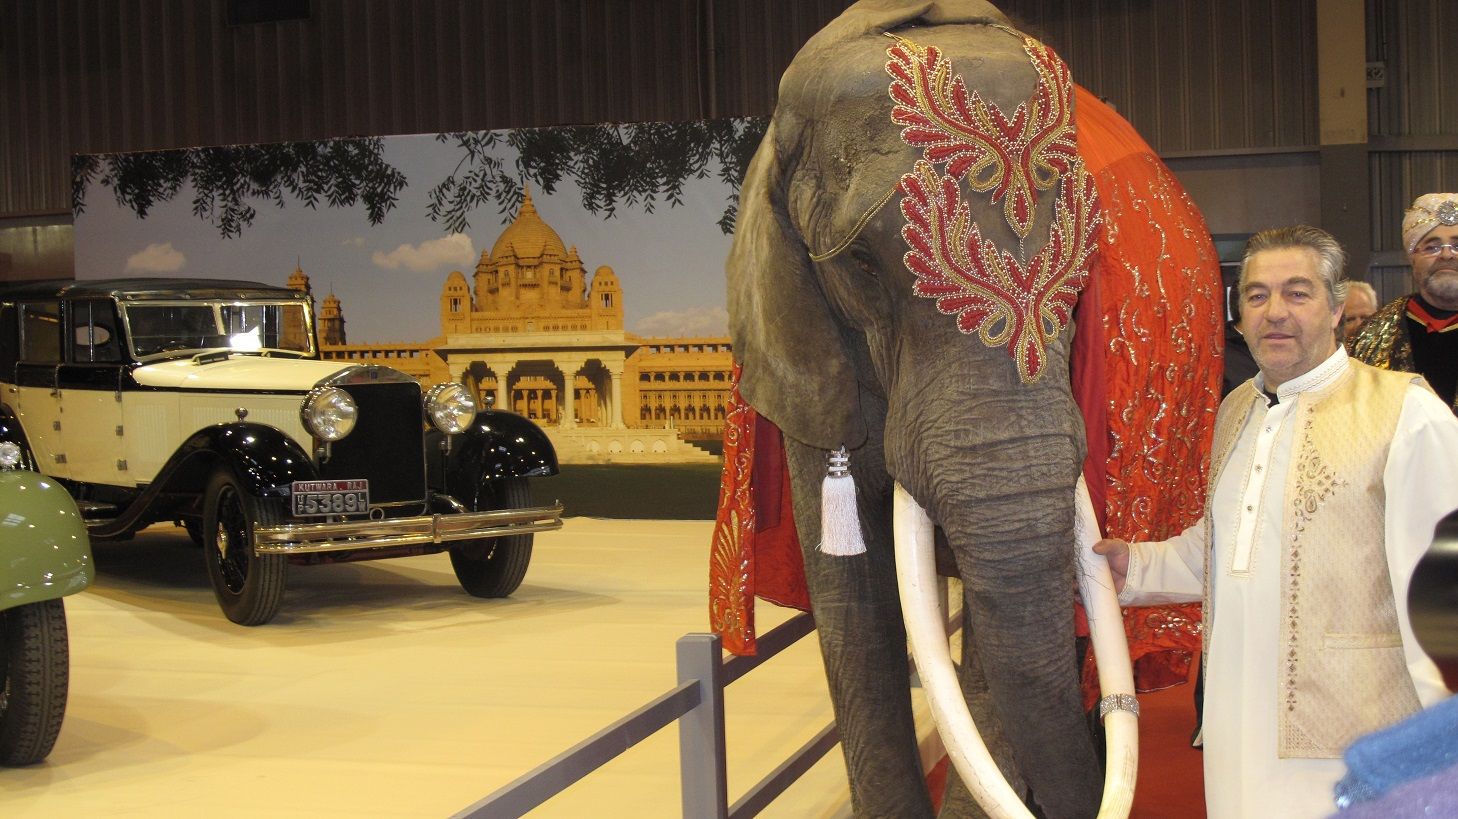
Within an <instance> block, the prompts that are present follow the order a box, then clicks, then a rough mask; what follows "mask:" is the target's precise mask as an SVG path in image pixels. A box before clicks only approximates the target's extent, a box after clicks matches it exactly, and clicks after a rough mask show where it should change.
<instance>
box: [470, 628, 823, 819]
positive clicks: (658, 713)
mask: <svg viewBox="0 0 1458 819" xmlns="http://www.w3.org/2000/svg"><path fill="white" fill-rule="evenodd" d="M814 630H815V620H814V619H813V618H812V617H811V616H810V615H809V614H799V615H796V616H795V617H793V618H791V619H790V620H788V621H786V622H784V623H782V624H781V625H780V626H778V627H777V628H775V629H773V630H771V631H770V632H769V633H767V634H764V635H762V636H760V637H759V639H758V641H757V642H758V651H759V653H758V654H756V655H755V656H753V657H731V658H730V659H728V660H724V659H722V652H721V650H720V645H719V637H718V635H715V634H687V635H685V636H683V637H681V638H679V640H678V643H677V656H678V686H677V687H675V688H673V689H672V690H670V691H667V692H666V693H664V694H662V695H660V696H658V697H656V698H654V699H653V700H651V701H649V702H648V703H647V704H646V705H644V706H643V707H641V708H639V709H637V710H636V711H634V712H632V713H631V714H628V715H627V716H625V717H623V718H622V719H619V720H617V721H616V722H614V723H613V724H611V725H609V726H607V727H606V728H604V729H602V730H601V731H598V732H597V733H596V734H593V735H592V736H590V737H588V738H587V739H585V740H583V741H582V742H579V743H577V744H576V745H574V746H572V747H571V748H569V749H567V750H566V751H563V752H562V753H560V754H558V755H557V756H556V757H554V758H552V759H550V760H548V761H547V762H544V763H542V764H541V765H539V766H537V767H536V768H534V769H533V770H531V771H528V772H527V773H525V774H522V775H521V776H519V777H517V778H516V779H515V780H512V781H511V782H509V783H507V784H506V785H505V786H503V787H502V788H500V789H499V790H497V791H496V792H495V793H492V794H491V795H490V796H487V797H486V798H485V799H482V800H481V801H479V802H477V803H475V804H473V805H471V806H470V807H467V808H466V809H464V810H462V811H460V812H459V813H457V814H455V819H467V817H469V819H512V818H513V817H518V816H523V815H525V814H526V812H527V811H529V810H531V809H533V808H535V807H537V806H539V805H541V804H542V803H543V802H546V801H547V800H548V799H551V798H552V797H553V796H556V795H557V794H559V793H561V792H562V791H564V790H566V789H567V788H568V787H570V786H572V785H573V784H574V783H576V782H578V781H579V780H581V779H582V778H584V777H586V776H587V775H588V774H590V773H592V772H593V771H595V770H597V769H598V768H601V767H602V766H603V765H606V764H607V763H608V762H610V761H611V760H613V759H614V758H616V757H617V756H618V755H620V754H622V753H623V752H624V751H626V750H628V749H629V748H631V747H633V746H634V745H636V744H638V743H639V742H642V741H643V740H644V739H647V738H648V737H650V736H652V735H653V734H655V733H657V732H658V731H660V730H662V729H663V728H665V727H667V726H668V725H671V724H672V723H673V722H675V721H677V722H678V723H679V731H678V736H679V741H678V742H679V745H678V754H679V770H680V773H681V781H682V788H681V790H682V794H683V797H682V799H683V815H684V816H692V817H711V816H712V817H720V819H747V817H751V816H755V815H757V814H758V813H759V812H760V811H762V810H764V808H765V807H766V806H767V805H769V803H770V802H771V801H773V800H774V798H775V797H777V796H779V795H780V794H781V793H783V792H784V791H785V789H786V788H788V787H789V786H790V785H791V784H792V783H794V781H795V780H797V779H799V778H800V777H801V776H802V775H804V773H805V772H806V771H808V770H809V769H810V767H811V766H813V765H814V764H815V763H816V762H818V761H819V760H820V758H821V757H823V756H825V754H826V753H828V752H829V751H830V749H831V748H834V747H835V745H836V743H838V742H839V741H840V735H839V733H837V732H836V729H835V723H834V722H832V723H831V724H830V725H827V726H826V727H825V728H823V729H821V731H820V732H819V733H817V734H816V735H815V737H814V738H812V739H811V740H810V741H809V742H807V743H805V745H803V746H801V747H800V749H799V750H797V751H796V752H795V753H794V754H792V755H791V756H790V758H789V759H787V760H785V761H784V762H782V763H781V764H780V765H779V766H778V767H777V768H775V769H774V770H773V771H771V772H770V774H769V775H768V776H766V777H765V778H764V779H762V780H760V781H759V783H758V784H756V785H755V786H754V787H752V788H750V789H749V791H748V792H747V793H746V794H744V796H742V797H740V798H739V799H738V800H737V801H736V802H734V804H733V805H730V804H729V784H728V774H727V757H726V752H725V742H724V688H725V686H728V685H729V684H730V683H733V682H734V681H736V680H738V679H740V678H741V677H743V676H744V675H745V674H748V673H749V672H750V671H752V670H754V669H755V668H756V667H758V666H759V665H760V664H761V663H764V662H765V661H767V660H770V659H772V658H773V657H774V656H775V655H777V654H779V653H780V652H782V651H784V650H785V649H786V648H789V647H790V646H791V645H793V644H794V643H795V642H796V641H797V640H799V639H800V638H801V637H804V636H805V635H806V634H809V633H810V632H811V631H814Z"/></svg>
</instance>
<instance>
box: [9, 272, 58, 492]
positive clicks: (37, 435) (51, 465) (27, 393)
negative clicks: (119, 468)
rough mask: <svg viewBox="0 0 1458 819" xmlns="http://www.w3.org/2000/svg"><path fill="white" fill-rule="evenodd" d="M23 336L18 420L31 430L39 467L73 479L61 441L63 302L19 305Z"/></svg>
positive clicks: (14, 394) (16, 389) (14, 391)
mask: <svg viewBox="0 0 1458 819" xmlns="http://www.w3.org/2000/svg"><path fill="white" fill-rule="evenodd" d="M16 311H17V317H18V319H19V332H20V340H19V344H18V348H17V351H16V362H15V383H14V384H13V385H12V386H10V387H8V388H7V389H8V390H9V393H10V394H9V395H7V396H6V398H7V401H13V403H11V406H12V407H13V408H14V409H15V414H16V418H17V419H18V420H19V421H20V426H21V428H22V429H24V430H25V437H26V440H27V441H28V442H29V443H30V451H31V454H32V455H34V456H35V460H36V466H37V468H38V469H39V471H41V472H44V473H45V474H47V475H56V476H58V477H62V478H66V477H70V473H69V470H68V469H67V463H66V451H65V446H64V445H63V444H62V442H61V394H60V389H59V385H58V384H57V382H56V375H57V371H58V370H59V369H60V367H61V353H62V350H63V349H64V345H63V344H62V339H61V303H60V301H59V300H55V301H29V302H20V303H19V304H17V305H16Z"/></svg>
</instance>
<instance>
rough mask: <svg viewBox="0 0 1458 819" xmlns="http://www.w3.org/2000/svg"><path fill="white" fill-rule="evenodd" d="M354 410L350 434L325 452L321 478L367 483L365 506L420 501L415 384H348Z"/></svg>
mask: <svg viewBox="0 0 1458 819" xmlns="http://www.w3.org/2000/svg"><path fill="white" fill-rule="evenodd" d="M343 389H344V391H345V392H348V393H349V395H350V397H351V398H353V399H354V402H355V404H357V405H358V406H359V422H358V423H357V424H356V425H355V428H354V431H353V432H351V433H350V434H349V435H347V436H345V438H344V439H343V440H340V441H335V442H334V444H333V445H332V446H331V447H330V457H329V460H328V462H327V463H324V464H323V465H322V466H321V467H320V470H319V471H320V477H322V478H326V479H328V478H333V479H348V478H367V479H369V482H370V502H371V503H373V504H381V503H404V502H412V501H424V500H425V435H424V430H425V410H424V409H423V407H422V405H421V397H420V385H419V384H416V383H414V382H411V383H399V382H390V383H383V384H349V385H345V386H344V387H343Z"/></svg>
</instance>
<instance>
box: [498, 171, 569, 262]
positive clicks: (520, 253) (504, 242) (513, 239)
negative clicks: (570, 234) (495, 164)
mask: <svg viewBox="0 0 1458 819" xmlns="http://www.w3.org/2000/svg"><path fill="white" fill-rule="evenodd" d="M523 193H524V196H523V198H522V201H521V210H520V211H518V212H517V214H516V221H514V222H512V223H511V224H510V225H509V226H508V227H507V228H506V230H504V231H502V232H501V237H500V238H498V239H497V240H496V244H495V245H493V246H492V248H491V258H493V259H500V258H501V257H502V256H503V255H505V254H507V253H510V254H512V255H514V256H516V257H517V258H518V259H535V258H537V257H540V256H544V255H547V254H555V255H556V256H557V258H559V259H564V258H566V257H567V246H566V245H564V244H563V243H562V237H561V236H558V235H557V231H555V230H553V229H552V226H551V225H548V224H547V223H546V222H543V221H542V217H540V216H538V215H537V207H536V205H534V204H532V192H531V189H530V188H528V189H526V190H525V191H524V192H523Z"/></svg>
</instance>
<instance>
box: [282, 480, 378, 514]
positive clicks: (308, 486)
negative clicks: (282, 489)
mask: <svg viewBox="0 0 1458 819" xmlns="http://www.w3.org/2000/svg"><path fill="white" fill-rule="evenodd" d="M293 508H294V514H295V515H297V516H308V515H351V514H360V513H364V512H368V511H370V482H369V481H367V480H357V481H294V482H293Z"/></svg>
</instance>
